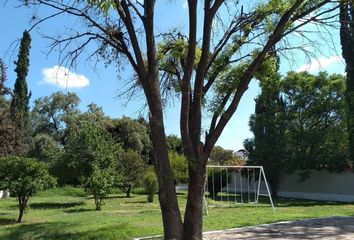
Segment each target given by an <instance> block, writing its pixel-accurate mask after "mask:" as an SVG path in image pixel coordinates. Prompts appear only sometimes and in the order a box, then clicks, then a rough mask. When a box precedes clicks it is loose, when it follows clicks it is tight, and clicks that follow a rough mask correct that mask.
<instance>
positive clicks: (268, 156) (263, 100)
mask: <svg viewBox="0 0 354 240" xmlns="http://www.w3.org/2000/svg"><path fill="white" fill-rule="evenodd" d="M257 78H258V79H259V82H260V87H261V94H260V95H259V96H258V97H257V98H256V99H255V101H256V106H255V113H254V114H253V115H251V118H250V122H249V125H250V130H251V131H252V132H253V135H254V138H253V139H247V140H246V141H245V147H246V150H247V151H248V152H249V156H248V164H249V165H260V166H263V167H264V171H265V174H266V176H267V179H268V182H269V184H270V186H271V190H272V195H273V196H276V193H277V189H278V181H279V177H280V173H281V171H282V168H283V166H282V165H283V161H284V158H285V146H286V142H285V119H284V118H285V116H284V110H285V109H284V108H285V106H284V102H283V99H282V97H281V94H280V75H279V73H278V60H277V58H271V59H268V61H266V64H264V65H263V66H262V69H261V71H259V73H258V74H257Z"/></svg>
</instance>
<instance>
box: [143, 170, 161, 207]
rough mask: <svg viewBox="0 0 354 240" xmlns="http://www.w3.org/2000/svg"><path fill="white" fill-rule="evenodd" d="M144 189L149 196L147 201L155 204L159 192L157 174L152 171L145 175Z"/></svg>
mask: <svg viewBox="0 0 354 240" xmlns="http://www.w3.org/2000/svg"><path fill="white" fill-rule="evenodd" d="M144 187H145V192H146V194H147V201H148V202H154V197H155V193H156V192H157V190H158V182H157V178H156V174H155V172H154V171H153V170H152V169H151V170H149V171H147V172H146V173H145V177H144Z"/></svg>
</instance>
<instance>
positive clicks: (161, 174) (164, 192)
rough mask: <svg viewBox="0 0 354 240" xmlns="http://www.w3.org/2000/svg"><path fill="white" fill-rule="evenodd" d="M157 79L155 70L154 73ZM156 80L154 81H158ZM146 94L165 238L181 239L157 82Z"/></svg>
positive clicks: (178, 213) (179, 216)
mask: <svg viewBox="0 0 354 240" xmlns="http://www.w3.org/2000/svg"><path fill="white" fill-rule="evenodd" d="M154 77H155V78H157V79H158V74H157V71H156V73H155V75H154ZM158 82H159V81H156V82H155V83H158ZM146 96H147V99H148V103H149V109H150V121H149V122H150V129H151V135H152V145H153V157H154V167H155V172H156V175H157V179H158V184H159V192H158V196H159V202H160V207H161V212H162V221H163V227H164V234H165V239H178V240H181V239H182V236H183V225H182V219H181V213H180V210H179V206H178V200H177V194H176V188H175V183H174V177H173V174H172V169H171V166H170V162H169V158H168V149H167V143H166V135H165V127H164V122H163V112H162V103H161V98H160V91H159V86H158V84H154V83H153V82H152V84H151V86H150V88H149V91H147V92H146Z"/></svg>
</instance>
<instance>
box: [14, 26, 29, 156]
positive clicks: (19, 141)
mask: <svg viewBox="0 0 354 240" xmlns="http://www.w3.org/2000/svg"><path fill="white" fill-rule="evenodd" d="M30 48H31V36H30V34H29V33H28V32H27V31H24V32H23V36H22V39H21V43H20V49H19V53H18V59H17V61H16V62H15V64H16V69H15V72H16V74H17V78H16V81H15V86H14V90H13V94H12V99H11V104H10V114H11V119H12V121H13V123H14V126H15V128H14V132H15V141H16V143H15V145H18V146H21V147H20V148H19V149H20V151H19V152H17V153H16V155H25V154H26V153H27V149H28V143H29V132H28V131H29V129H28V125H29V124H28V123H29V118H28V115H29V99H30V97H31V93H29V94H28V89H27V81H26V77H27V74H28V68H29V54H30Z"/></svg>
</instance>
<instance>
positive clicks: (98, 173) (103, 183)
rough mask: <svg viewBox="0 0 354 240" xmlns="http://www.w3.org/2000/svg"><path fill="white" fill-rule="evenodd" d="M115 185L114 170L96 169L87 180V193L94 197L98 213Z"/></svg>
mask: <svg viewBox="0 0 354 240" xmlns="http://www.w3.org/2000/svg"><path fill="white" fill-rule="evenodd" d="M113 184H114V177H113V174H112V170H110V169H103V170H101V169H99V168H95V169H94V170H93V172H92V174H91V176H90V177H89V178H88V179H87V180H86V183H85V191H86V192H87V193H89V194H92V195H93V198H94V199H95V205H96V211H100V210H101V208H102V205H103V199H104V198H106V197H107V195H108V194H109V193H110V192H111V190H112V187H113Z"/></svg>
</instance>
